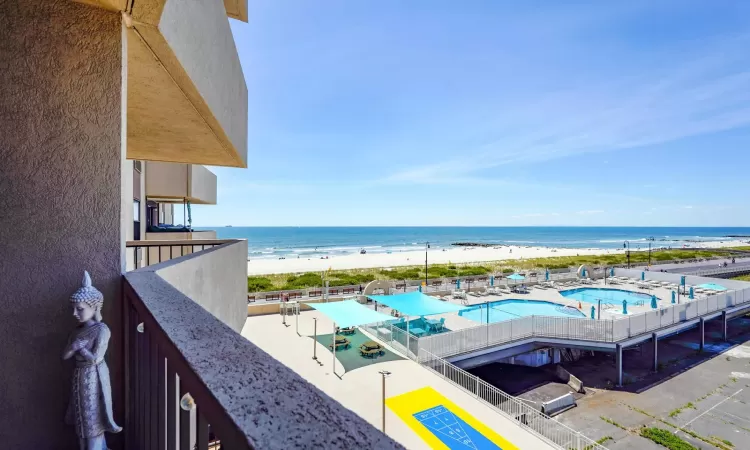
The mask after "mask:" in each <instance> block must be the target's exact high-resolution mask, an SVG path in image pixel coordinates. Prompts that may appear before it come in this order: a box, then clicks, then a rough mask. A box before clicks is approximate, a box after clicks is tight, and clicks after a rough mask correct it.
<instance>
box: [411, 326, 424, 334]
mask: <svg viewBox="0 0 750 450" xmlns="http://www.w3.org/2000/svg"><path fill="white" fill-rule="evenodd" d="M409 332H410V333H411V334H413V335H414V336H422V335H423V334H427V330H425V329H424V328H420V327H410V328H409Z"/></svg>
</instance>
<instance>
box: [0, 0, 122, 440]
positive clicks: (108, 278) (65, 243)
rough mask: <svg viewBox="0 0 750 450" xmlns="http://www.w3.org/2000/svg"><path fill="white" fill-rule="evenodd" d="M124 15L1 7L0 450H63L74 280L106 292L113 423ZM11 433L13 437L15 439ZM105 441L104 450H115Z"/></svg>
mask: <svg viewBox="0 0 750 450" xmlns="http://www.w3.org/2000/svg"><path fill="white" fill-rule="evenodd" d="M125 54H126V48H125V40H124V39H123V28H122V23H121V16H120V14H119V13H117V12H114V11H106V10H104V9H99V8H95V7H92V6H89V5H85V4H83V3H78V2H71V1H66V0H50V1H44V2H37V1H9V2H0V55H3V56H2V62H1V63H0V67H1V69H0V86H2V88H0V90H1V91H2V95H0V118H1V119H0V136H2V144H0V161H2V164H0V192H1V193H2V195H1V196H0V230H2V232H1V233H0V249H2V252H1V253H2V257H1V258H0V274H1V275H0V310H2V314H0V342H2V345H0V361H1V362H0V366H1V368H0V399H2V404H3V406H4V407H5V408H7V411H10V413H2V414H0V415H1V416H2V418H0V436H2V448H8V449H16V448H18V449H21V448H23V449H32V448H33V449H46V448H55V449H60V450H72V449H74V448H78V439H77V438H76V435H75V431H74V430H73V428H72V427H70V426H68V425H66V424H65V422H64V420H63V417H64V416H65V410H66V408H67V406H68V403H69V395H70V380H71V375H72V372H73V364H72V362H71V361H61V358H60V357H61V352H62V349H63V348H64V347H65V343H66V341H67V339H68V335H69V334H70V332H71V331H73V329H74V327H75V326H76V322H75V320H74V319H73V317H72V316H73V315H72V309H71V306H70V303H69V301H68V299H69V297H70V295H71V294H72V293H73V292H74V291H75V290H76V289H77V288H79V287H80V286H81V281H82V279H83V272H84V270H88V271H89V273H90V274H91V278H92V281H93V283H94V285H95V286H96V287H97V288H98V289H99V290H100V291H101V292H102V293H103V294H104V308H103V316H104V322H105V323H106V324H107V326H108V327H109V328H110V330H111V332H112V337H111V339H110V341H109V348H108V350H107V354H106V359H107V363H108V364H109V370H110V376H111V381H112V396H113V403H114V405H113V406H114V416H115V420H116V421H117V422H118V424H119V425H124V420H123V419H124V418H123V408H124V402H123V395H122V393H123V364H122V363H123V357H122V349H123V342H122V314H121V311H122V310H123V305H122V269H123V267H124V264H125V259H124V240H125V228H123V227H127V226H129V227H131V228H132V227H133V221H132V218H130V223H127V219H126V220H123V217H122V216H121V213H122V211H121V208H122V205H123V201H122V199H123V198H129V201H130V203H129V204H130V208H131V209H132V201H133V193H132V178H133V173H132V170H131V171H130V172H129V173H127V177H129V179H130V180H131V183H130V184H131V192H129V193H127V197H125V194H123V186H122V185H123V179H122V177H123V176H125V175H124V174H123V172H122V167H123V162H124V160H125V135H126V123H125V117H126V116H125V113H126V109H125V106H126V105H125V98H126V83H125V77H126V76H127V71H126V70H125V64H124V58H123V55H125ZM11 430H12V432H11ZM121 436H122V433H121V434H119V435H107V443H108V444H109V447H110V448H113V449H117V448H122V445H121V444H120V445H118V441H120V440H121V439H122V437H121Z"/></svg>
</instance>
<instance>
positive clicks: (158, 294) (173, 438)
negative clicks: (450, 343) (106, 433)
mask: <svg viewBox="0 0 750 450" xmlns="http://www.w3.org/2000/svg"><path fill="white" fill-rule="evenodd" d="M215 243H216V241H212V242H211V244H215ZM181 244H182V243H180V245H181ZM234 244H236V241H228V243H227V244H225V245H226V246H227V247H230V246H232V245H234ZM196 245H201V243H200V242H198V243H196ZM222 247H223V246H222ZM220 251H222V248H221V247H219V248H217V249H206V251H205V256H203V255H191V256H185V257H184V258H176V259H175V261H171V262H167V263H164V265H163V267H171V268H172V270H174V267H175V266H179V265H180V264H181V263H182V261H190V260H192V261H195V259H196V258H203V257H205V258H207V261H209V260H210V257H209V255H210V254H212V253H214V252H220ZM198 253H204V252H198ZM181 260H182V261H181ZM206 264H210V263H209V262H207V263H206ZM184 267H185V269H184V270H185V271H186V273H185V275H186V277H187V278H190V276H191V273H190V271H193V272H195V271H196V270H200V269H201V268H196V265H195V264H186V265H185V266H184ZM209 268H210V267H204V268H202V269H209ZM156 269H158V268H156ZM156 269H155V268H152V267H146V268H143V269H140V270H135V271H131V272H128V273H127V274H125V275H124V282H123V302H122V304H123V311H122V320H123V330H124V331H123V343H124V349H123V354H124V364H123V365H124V383H123V387H122V388H123V392H122V398H123V399H124V400H125V401H124V403H125V408H124V409H125V411H124V412H125V414H124V421H123V422H124V427H123V428H124V431H123V433H124V439H125V448H126V449H127V450H163V449H166V450H178V449H179V450H247V449H254V448H263V449H269V450H282V449H284V450H285V449H289V448H378V449H383V450H387V449H401V448H403V447H402V446H400V445H399V444H398V443H396V442H394V441H392V440H391V439H389V438H388V437H387V436H385V435H384V434H383V433H381V432H380V431H378V430H377V429H375V428H374V427H373V426H372V425H370V424H369V423H367V422H366V421H365V420H364V419H362V418H361V417H359V416H358V415H356V414H355V413H353V412H352V411H350V410H348V409H346V408H344V407H343V406H341V404H339V403H338V402H336V401H335V400H333V399H332V398H330V397H329V396H327V395H326V394H325V393H323V392H321V391H320V390H319V389H318V388H316V387H315V386H313V385H312V384H310V383H308V382H307V381H306V380H304V379H303V378H302V377H300V376H299V375H298V374H297V373H295V372H294V371H293V370H291V369H290V368H288V367H286V366H284V365H283V364H281V363H280V362H279V361H277V360H275V359H274V358H272V357H271V356H270V355H268V354H267V353H265V352H264V351H262V350H261V349H259V348H258V347H257V346H255V345H254V344H253V343H251V342H250V341H248V340H247V339H245V338H243V337H242V336H241V335H240V334H238V333H237V332H236V331H235V330H234V329H232V328H231V327H230V326H229V325H227V324H226V323H224V322H223V321H222V320H220V319H218V318H217V317H216V316H214V315H213V314H211V313H210V312H208V311H207V310H206V309H204V308H203V307H202V306H200V305H199V304H198V303H197V302H196V301H194V299H191V298H190V297H188V296H187V295H186V294H184V293H183V292H182V291H181V290H179V288H177V287H175V286H174V285H172V284H170V283H169V282H167V281H166V280H165V279H164V278H162V277H161V276H160V275H159V273H158V270H156ZM210 272H211V271H210V270H208V271H206V270H202V273H203V275H204V276H207V278H205V279H204V280H203V281H204V282H206V283H210V282H211V281H212V280H211V279H210ZM196 300H199V299H196ZM188 393H189V396H188ZM181 399H184V400H187V399H194V402H191V403H192V405H193V407H192V408H183V407H182V406H181V405H180V401H181Z"/></svg>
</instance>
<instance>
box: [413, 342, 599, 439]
mask: <svg viewBox="0 0 750 450" xmlns="http://www.w3.org/2000/svg"><path fill="white" fill-rule="evenodd" d="M418 362H419V364H421V365H422V366H424V367H427V368H428V369H430V370H432V371H433V372H435V373H437V374H438V375H440V376H442V377H443V378H445V379H446V380H448V381H450V382H452V383H453V384H455V385H457V386H458V387H460V388H462V389H464V390H465V391H467V392H469V393H470V394H472V395H474V396H476V397H477V398H478V399H480V400H482V401H483V402H485V403H486V404H488V405H489V406H490V407H492V408H493V409H495V410H496V411H498V412H500V413H501V414H503V415H505V416H507V417H508V418H510V419H511V420H513V421H516V422H518V423H519V424H520V425H521V426H522V427H524V428H525V429H527V430H528V431H531V432H532V433H534V434H535V435H537V436H538V437H540V438H541V439H543V440H544V441H547V442H548V443H550V444H552V445H554V446H557V447H560V448H564V449H574V450H606V447H604V446H602V445H601V444H598V443H596V442H594V441H593V440H591V439H589V438H587V437H586V436H584V435H583V434H581V433H580V432H579V431H575V430H573V429H571V428H568V427H567V426H565V425H563V424H561V423H560V422H558V421H557V420H555V419H553V418H551V417H549V416H548V415H546V414H544V413H542V412H540V411H538V410H536V409H534V408H532V407H531V406H529V405H527V404H526V403H524V402H522V401H521V400H519V399H517V398H515V397H513V396H511V395H508V394H507V393H505V392H503V391H501V390H500V389H498V388H496V387H495V386H492V385H491V384H489V383H487V382H486V381H484V380H482V379H481V378H479V377H477V376H476V375H472V374H470V373H469V372H467V371H465V370H463V369H460V368H458V367H456V366H454V365H453V364H451V363H449V362H448V361H446V360H444V359H442V358H440V357H438V356H436V355H433V354H432V353H430V352H428V351H425V350H424V349H422V348H420V350H419V360H418Z"/></svg>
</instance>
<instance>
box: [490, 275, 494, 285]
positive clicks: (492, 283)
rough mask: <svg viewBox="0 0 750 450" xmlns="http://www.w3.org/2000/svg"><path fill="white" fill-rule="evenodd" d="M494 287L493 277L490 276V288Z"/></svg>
mask: <svg viewBox="0 0 750 450" xmlns="http://www.w3.org/2000/svg"><path fill="white" fill-rule="evenodd" d="M494 285H495V275H490V286H494Z"/></svg>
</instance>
